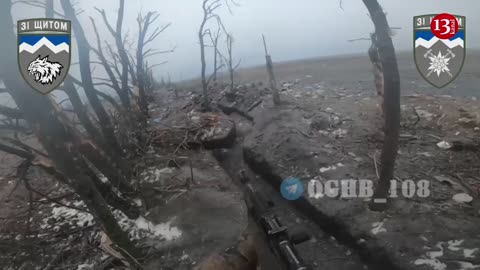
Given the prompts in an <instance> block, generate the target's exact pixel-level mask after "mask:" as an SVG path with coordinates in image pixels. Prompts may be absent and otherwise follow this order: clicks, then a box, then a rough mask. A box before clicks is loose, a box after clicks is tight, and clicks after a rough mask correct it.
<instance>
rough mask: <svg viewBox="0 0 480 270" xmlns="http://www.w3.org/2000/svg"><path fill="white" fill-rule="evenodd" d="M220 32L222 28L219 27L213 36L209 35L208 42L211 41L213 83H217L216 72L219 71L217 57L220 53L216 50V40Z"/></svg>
mask: <svg viewBox="0 0 480 270" xmlns="http://www.w3.org/2000/svg"><path fill="white" fill-rule="evenodd" d="M221 30H222V28H221V27H220V25H219V26H218V29H217V32H215V35H212V34H211V33H210V40H211V41H212V46H213V77H212V80H213V81H214V82H216V81H217V73H218V70H219V67H218V56H219V55H220V52H219V50H218V40H219V38H220V33H221Z"/></svg>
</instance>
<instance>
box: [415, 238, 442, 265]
mask: <svg viewBox="0 0 480 270" xmlns="http://www.w3.org/2000/svg"><path fill="white" fill-rule="evenodd" d="M436 247H437V248H439V249H440V251H430V252H427V253H426V254H425V255H424V256H422V258H420V259H417V260H416V261H415V262H414V263H415V265H422V264H426V265H429V266H431V267H432V268H433V269H434V270H445V269H447V265H446V264H444V263H442V262H441V261H439V260H438V259H437V258H438V257H442V256H443V247H442V242H440V243H438V244H437V246H436Z"/></svg>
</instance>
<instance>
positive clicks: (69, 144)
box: [0, 1, 139, 256]
mask: <svg viewBox="0 0 480 270" xmlns="http://www.w3.org/2000/svg"><path fill="white" fill-rule="evenodd" d="M10 12H11V1H1V2H0V27H2V33H3V37H4V38H5V39H6V40H15V35H14V33H13V31H12V30H13V29H14V27H13V19H12V16H11V13H10ZM15 51H16V49H15V43H13V42H1V43H0V59H2V61H3V65H0V77H1V78H2V79H3V83H4V84H5V86H6V88H7V89H8V91H9V93H10V95H11V96H12V98H13V99H14V101H15V103H16V104H17V106H18V107H19V109H20V110H22V112H23V114H24V116H25V119H26V120H27V121H28V122H29V123H30V125H31V126H32V127H34V128H33V130H34V132H35V134H36V135H37V138H38V139H39V141H40V142H41V143H42V145H43V146H44V148H45V150H46V151H47V152H48V154H49V156H50V157H51V159H52V161H53V163H54V164H55V167H56V168H58V170H59V171H60V172H62V173H63V174H64V175H65V176H66V178H67V179H72V181H71V184H72V188H73V189H74V190H75V191H76V192H77V193H78V194H79V195H80V197H81V198H82V200H83V201H84V202H85V204H86V205H87V207H88V208H89V209H90V211H91V212H92V213H93V215H94V216H95V218H96V220H97V221H98V222H99V223H100V225H101V226H102V227H103V229H104V230H105V232H106V233H107V234H108V236H109V237H110V238H111V239H112V241H114V242H115V243H116V244H117V245H119V246H120V247H122V248H123V249H124V250H126V251H128V252H129V253H130V254H132V255H133V256H138V255H139V253H138V252H137V250H136V249H135V247H134V246H133V244H132V243H131V242H130V240H129V238H128V235H127V233H125V232H124V231H122V229H121V228H120V226H119V225H118V223H117V221H116V220H115V218H114V217H113V215H112V213H111V211H110V209H109V208H108V205H107V204H106V202H105V200H104V198H103V197H102V196H101V195H100V193H99V192H98V190H97V189H96V188H95V185H94V184H93V182H92V180H91V179H90V178H89V177H88V176H87V175H86V174H84V173H83V172H82V171H81V170H80V169H79V167H80V166H79V164H78V162H77V161H79V160H81V159H82V157H81V155H80V154H79V152H78V151H77V149H76V143H75V138H74V136H72V134H71V133H70V132H69V130H68V128H67V127H65V126H64V125H63V124H62V122H61V121H60V120H59V119H58V118H57V115H58V112H57V110H56V108H55V106H53V104H52V103H51V101H50V99H48V98H47V97H45V96H43V95H41V94H39V93H36V92H35V91H32V90H31V88H30V87H28V85H27V84H26V83H25V82H24V81H21V80H19V79H18V78H19V77H18V71H17V70H16V69H12V68H11V67H14V66H16V64H17V59H16V57H15V54H13V53H12V52H15Z"/></svg>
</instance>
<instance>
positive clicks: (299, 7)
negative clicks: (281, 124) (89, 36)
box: [15, 0, 480, 80]
mask: <svg viewBox="0 0 480 270" xmlns="http://www.w3.org/2000/svg"><path fill="white" fill-rule="evenodd" d="M236 1H237V2H238V3H239V4H240V6H238V7H234V8H233V14H230V13H229V12H228V9H227V8H226V7H225V8H223V9H222V10H220V11H219V13H220V15H221V16H222V18H223V20H224V24H225V26H226V28H227V30H228V31H230V32H231V33H232V34H233V36H234V38H235V44H234V47H235V48H234V57H235V58H236V59H242V67H248V66H252V65H258V64H262V63H263V61H264V56H263V47H262V46H263V45H262V40H261V34H262V33H263V34H265V35H266V37H267V41H268V45H269V50H270V53H271V55H272V57H273V60H274V61H276V62H279V61H286V60H293V59H300V58H310V57H318V56H327V55H336V54H346V53H362V52H365V51H366V50H367V48H368V45H369V44H368V42H366V41H360V42H354V43H350V42H347V40H348V39H353V38H359V37H368V33H369V32H371V31H372V29H373V24H372V23H371V21H370V18H368V17H367V15H366V14H367V10H366V8H365V6H364V5H363V2H362V1H361V0H343V10H342V9H340V7H339V1H338V0H295V1H293V0H289V1H287V0H236ZM55 2H56V5H57V9H59V1H58V0H55ZM80 2H81V7H82V8H83V9H85V11H86V12H85V13H83V14H82V15H81V20H82V21H83V22H84V25H85V28H86V32H87V33H91V29H92V28H91V26H90V22H89V21H88V17H87V16H94V17H95V18H98V15H97V13H96V12H95V11H94V10H93V7H95V6H97V7H100V8H104V9H106V10H107V13H108V14H109V18H110V20H111V22H112V23H114V20H115V18H116V12H117V8H118V1H117V0H103V1H95V0H81V1H80ZM126 2H127V8H126V11H127V16H126V19H125V27H126V28H127V29H129V32H130V33H131V35H134V34H135V35H136V29H137V24H136V21H135V19H136V16H137V14H138V12H139V11H143V12H144V13H145V12H147V11H157V12H159V13H160V15H161V16H160V19H159V21H158V24H159V25H164V24H166V23H169V22H170V23H172V26H171V27H170V28H169V29H168V30H167V31H166V32H164V34H162V35H161V36H159V38H158V39H157V40H156V42H155V43H152V44H151V47H153V48H158V49H160V50H164V49H169V48H171V47H173V46H176V47H177V48H176V51H175V52H174V53H172V54H170V55H160V56H157V57H155V58H152V59H151V60H150V62H152V63H158V62H162V61H169V62H168V63H167V64H165V65H163V66H161V67H157V68H156V69H155V73H156V74H157V75H158V76H165V77H166V76H167V74H168V73H170V75H171V77H172V79H174V80H178V79H189V78H192V77H198V75H199V73H200V72H199V71H200V57H199V45H198V40H197V31H198V28H199V25H200V22H201V20H202V9H201V4H202V0H128V1H126ZM379 2H380V3H381V4H382V6H383V8H384V10H385V11H386V12H387V13H388V20H389V23H390V25H391V26H396V27H402V30H399V31H398V33H397V35H396V36H395V38H394V43H395V46H396V48H397V50H408V49H410V48H411V47H412V42H413V41H412V38H413V34H412V24H413V22H412V18H413V16H415V15H421V14H430V13H442V12H448V13H452V14H457V15H464V16H466V17H467V32H468V33H467V48H473V47H477V48H479V46H480V45H478V44H480V31H479V30H478V29H476V28H475V27H478V25H480V16H478V14H476V12H478V11H479V10H480V1H478V0H456V1H452V0H402V1H399V0H379ZM18 8H20V5H19V6H18ZM27 9H31V10H27V11H25V6H22V13H20V12H18V9H17V10H16V11H15V17H17V18H18V19H20V18H27V17H29V16H35V15H37V16H38V15H39V13H38V12H39V10H38V9H34V8H27ZM40 14H41V13H40ZM97 21H98V23H99V26H100V28H103V23H102V22H101V21H100V20H97ZM474 29H475V30H474ZM102 36H105V37H106V38H107V40H110V37H109V35H108V33H107V32H104V34H103V35H102ZM135 38H136V36H135ZM222 45H224V44H222ZM222 49H224V46H223V47H222ZM209 58H210V57H209Z"/></svg>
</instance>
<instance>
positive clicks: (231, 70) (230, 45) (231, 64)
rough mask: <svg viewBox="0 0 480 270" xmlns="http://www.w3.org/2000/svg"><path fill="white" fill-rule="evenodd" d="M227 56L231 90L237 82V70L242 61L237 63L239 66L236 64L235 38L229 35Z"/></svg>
mask: <svg viewBox="0 0 480 270" xmlns="http://www.w3.org/2000/svg"><path fill="white" fill-rule="evenodd" d="M226 43H227V55H226V56H223V58H224V61H225V63H227V68H228V75H229V79H230V89H233V87H234V84H235V81H234V76H235V70H237V68H238V67H239V66H240V63H241V60H239V61H238V62H237V64H235V63H234V60H233V36H232V35H231V34H227V39H226Z"/></svg>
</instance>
